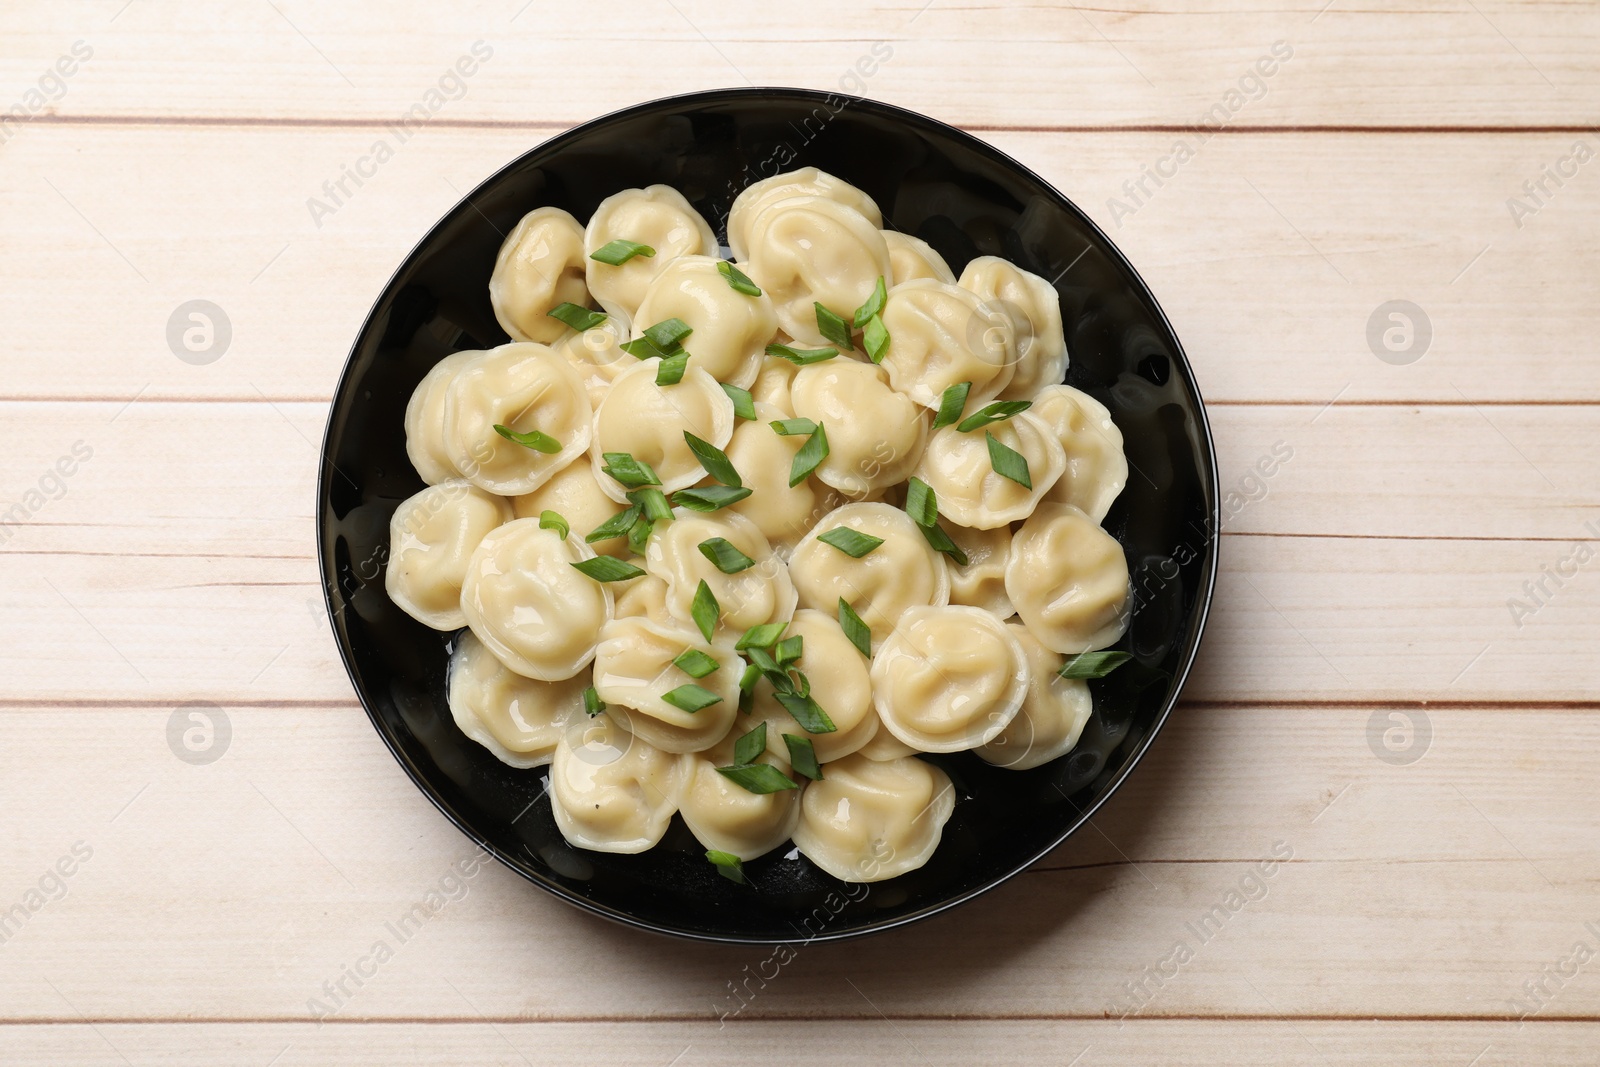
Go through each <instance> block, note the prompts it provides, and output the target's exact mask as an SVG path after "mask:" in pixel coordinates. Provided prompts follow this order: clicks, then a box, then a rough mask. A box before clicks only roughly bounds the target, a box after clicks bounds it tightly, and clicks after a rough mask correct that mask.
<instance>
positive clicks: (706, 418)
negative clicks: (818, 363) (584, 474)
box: [589, 359, 734, 505]
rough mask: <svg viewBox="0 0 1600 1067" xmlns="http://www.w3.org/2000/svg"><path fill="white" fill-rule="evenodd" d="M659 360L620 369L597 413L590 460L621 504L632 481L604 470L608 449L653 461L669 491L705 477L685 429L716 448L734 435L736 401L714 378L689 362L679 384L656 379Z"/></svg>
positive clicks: (597, 475) (605, 488) (608, 491)
mask: <svg viewBox="0 0 1600 1067" xmlns="http://www.w3.org/2000/svg"><path fill="white" fill-rule="evenodd" d="M658 362H659V361H658V360H654V359H647V360H643V361H640V362H639V363H638V364H637V365H636V366H633V367H630V368H628V369H627V370H625V371H623V372H622V373H621V374H619V375H617V379H616V381H614V382H613V383H612V384H611V392H610V393H608V394H607V395H606V398H605V400H604V401H602V402H601V404H600V407H599V408H598V409H597V410H596V411H595V413H594V447H593V448H592V449H590V453H589V460H590V463H591V464H592V465H593V467H594V472H595V478H596V479H597V480H598V481H599V483H600V488H601V490H602V491H604V492H605V494H606V495H607V496H609V497H610V498H611V499H612V500H615V501H616V502H617V503H619V504H623V505H626V504H627V500H628V491H629V487H628V486H625V485H622V484H620V483H619V482H617V481H616V479H614V478H612V477H611V476H610V475H609V474H606V473H605V471H604V467H605V453H607V452H627V453H629V454H631V455H632V456H633V458H634V459H638V460H643V461H644V462H646V463H648V464H650V466H651V468H653V469H654V470H655V472H656V475H657V476H658V477H659V478H660V479H661V485H660V486H659V487H658V488H660V489H661V491H662V492H664V493H667V494H669V495H670V494H672V493H674V492H676V491H677V490H679V489H687V488H688V487H689V486H691V485H693V484H694V483H695V482H697V481H699V480H700V479H701V478H703V477H705V471H704V470H703V469H702V468H701V466H700V461H699V460H698V459H696V458H695V454H694V452H693V451H692V450H691V449H690V448H689V443H688V441H686V440H685V439H684V436H683V435H684V433H685V432H686V431H687V432H688V433H692V434H694V435H695V436H696V437H698V438H700V439H701V440H703V441H709V442H711V443H712V444H714V445H716V446H717V447H718V448H722V447H723V446H725V445H726V444H727V443H728V438H730V437H732V436H733V423H734V415H733V401H732V400H730V399H728V394H727V393H724V392H723V391H722V386H720V385H718V384H717V381H716V379H715V378H713V377H711V375H709V374H707V373H706V372H705V371H703V370H701V369H700V368H698V367H690V368H689V369H688V370H687V371H685V372H684V375H683V380H682V381H680V382H678V384H676V385H657V384H656V368H657V363H658Z"/></svg>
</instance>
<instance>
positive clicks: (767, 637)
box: [733, 622, 789, 652]
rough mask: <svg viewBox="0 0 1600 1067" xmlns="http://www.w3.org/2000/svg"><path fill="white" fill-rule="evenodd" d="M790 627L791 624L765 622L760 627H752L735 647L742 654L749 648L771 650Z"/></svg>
mask: <svg viewBox="0 0 1600 1067" xmlns="http://www.w3.org/2000/svg"><path fill="white" fill-rule="evenodd" d="M788 627H789V624H788V623H786V622H764V623H762V624H761V625H760V626H752V627H750V629H748V630H746V631H745V632H744V636H743V637H741V638H739V643H738V644H736V645H734V646H733V647H734V648H735V649H737V650H738V651H740V652H743V651H744V650H745V649H748V648H771V647H772V646H773V645H775V644H777V643H778V639H779V638H780V637H782V636H783V631H784V630H786V629H788Z"/></svg>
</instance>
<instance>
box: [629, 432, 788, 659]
mask: <svg viewBox="0 0 1600 1067" xmlns="http://www.w3.org/2000/svg"><path fill="white" fill-rule="evenodd" d="M767 432H768V433H771V432H772V431H771V430H770V429H769V430H768V431H767ZM752 495H753V494H752ZM718 537H720V538H722V539H724V540H726V541H728V542H729V543H730V544H732V545H733V547H734V548H736V549H738V550H739V551H740V552H743V553H744V554H745V555H746V556H747V557H749V558H750V559H753V560H755V564H754V566H751V567H747V568H746V569H744V570H742V571H739V572H737V573H735V574H724V573H723V572H722V571H721V570H720V569H719V568H718V567H717V565H716V564H715V563H713V562H712V561H711V560H710V559H708V558H707V557H706V555H705V553H704V552H701V551H700V546H701V545H702V544H704V543H705V542H707V541H710V540H712V539H713V538H718ZM644 566H645V569H646V570H647V571H649V572H650V573H651V574H653V575H655V576H656V577H657V578H660V579H661V580H663V581H664V582H666V583H667V610H668V611H669V612H671V613H672V614H673V616H675V617H676V618H678V619H681V620H684V623H685V625H687V624H688V620H689V619H690V618H691V615H690V612H691V609H692V608H693V606H694V595H695V593H696V592H697V591H698V590H699V588H700V583H701V582H702V581H703V582H705V583H706V585H707V587H709V588H710V590H711V593H712V595H713V596H715V597H716V598H717V604H718V605H719V606H720V608H721V612H722V621H721V625H722V626H723V627H725V628H727V629H729V630H732V631H733V633H734V634H735V636H737V635H739V634H742V633H744V631H746V630H748V629H749V628H750V627H752V626H759V625H761V624H762V623H764V622H786V621H788V620H789V618H790V617H791V616H793V615H794V607H795V599H796V595H795V590H794V583H793V582H791V581H790V580H789V570H788V568H787V567H785V566H784V565H783V561H782V560H780V559H778V558H777V557H776V556H774V555H773V553H772V547H771V546H770V545H769V544H768V543H767V539H766V538H765V537H763V536H762V534H761V530H760V529H759V528H757V526H756V524H755V523H753V522H751V521H750V520H749V519H747V518H745V517H744V516H742V515H738V514H734V513H732V512H729V511H727V510H726V509H724V510H722V511H716V512H711V513H709V514H700V513H697V512H693V511H689V510H687V509H685V508H679V509H677V510H676V511H674V512H673V517H672V521H671V522H667V523H662V524H661V525H659V526H657V527H656V531H655V533H654V534H653V535H652V536H651V538H650V544H649V545H648V546H647V547H646V549H645V562H644Z"/></svg>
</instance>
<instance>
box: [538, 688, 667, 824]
mask: <svg viewBox="0 0 1600 1067" xmlns="http://www.w3.org/2000/svg"><path fill="white" fill-rule="evenodd" d="M687 770H688V768H687V766H686V765H685V763H684V761H683V759H682V757H680V756H675V755H672V754H671V753H667V752H663V751H661V750H660V749H659V748H656V747H655V746H654V745H652V744H650V743H649V742H648V741H645V740H643V739H642V738H638V737H634V736H633V735H632V734H630V733H628V731H627V729H626V728H625V727H623V726H622V725H620V724H619V723H616V722H614V721H612V719H611V716H610V715H606V714H602V715H599V716H596V717H595V718H594V719H592V720H590V721H588V722H583V723H575V724H574V725H572V726H571V727H569V728H568V730H567V732H566V734H565V735H564V736H563V737H562V738H561V740H560V742H559V743H557V745H556V750H555V755H554V757H553V758H552V759H551V761H550V810H551V813H552V814H553V815H554V816H555V819H556V828H557V829H559V830H560V831H561V836H562V837H564V838H566V840H567V843H568V844H569V845H573V846H575V847H577V848H586V849H590V850H591V851H594V852H621V853H635V852H643V851H644V850H645V849H647V848H651V847H652V846H654V845H655V844H656V843H657V842H659V841H660V840H661V837H662V835H663V834H665V833H666V832H667V826H668V824H669V823H670V822H671V821H672V816H673V813H675V812H676V811H677V810H678V804H679V802H680V800H681V799H682V797H683V788H684V783H685V780H686V779H687V777H688V776H687Z"/></svg>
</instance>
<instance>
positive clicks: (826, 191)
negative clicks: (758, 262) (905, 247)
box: [728, 167, 883, 310]
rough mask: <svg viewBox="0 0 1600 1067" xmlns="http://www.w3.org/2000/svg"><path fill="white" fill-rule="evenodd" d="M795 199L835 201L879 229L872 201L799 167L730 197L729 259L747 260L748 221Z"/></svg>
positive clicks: (878, 215)
mask: <svg viewBox="0 0 1600 1067" xmlns="http://www.w3.org/2000/svg"><path fill="white" fill-rule="evenodd" d="M797 196H820V197H823V198H824V199H827V200H836V201H838V202H839V203H841V204H843V205H844V206H845V207H848V208H853V209H854V210H856V211H858V212H860V213H861V215H862V216H863V217H865V218H866V219H867V221H868V222H870V223H872V225H874V226H882V225H883V214H882V212H880V211H879V210H878V205H877V204H875V203H873V200H872V197H870V196H868V195H867V194H866V193H864V192H862V191H861V190H860V189H857V188H856V187H855V186H853V185H851V184H850V183H849V182H847V181H845V180H843V179H842V178H835V177H834V176H833V175H831V174H829V173H828V172H827V171H824V170H818V169H817V168H816V167H801V168H800V169H798V170H791V171H785V172H784V173H782V174H774V175H773V176H772V177H770V178H763V179H762V180H761V181H758V182H755V183H754V184H752V185H748V186H746V187H745V189H744V191H743V192H741V193H740V194H739V195H738V196H736V197H734V200H733V206H732V207H731V208H730V209H729V210H728V248H729V249H731V250H732V252H733V258H734V259H737V260H739V261H741V262H743V261H745V260H748V259H749V258H750V244H749V241H748V240H747V234H748V231H749V227H750V223H751V220H753V219H754V218H755V217H756V216H757V215H759V214H761V212H762V210H763V209H765V208H767V207H768V206H770V205H772V204H775V203H777V202H778V201H779V200H788V199H790V198H791V197H797ZM851 310H854V308H852V309H851Z"/></svg>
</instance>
